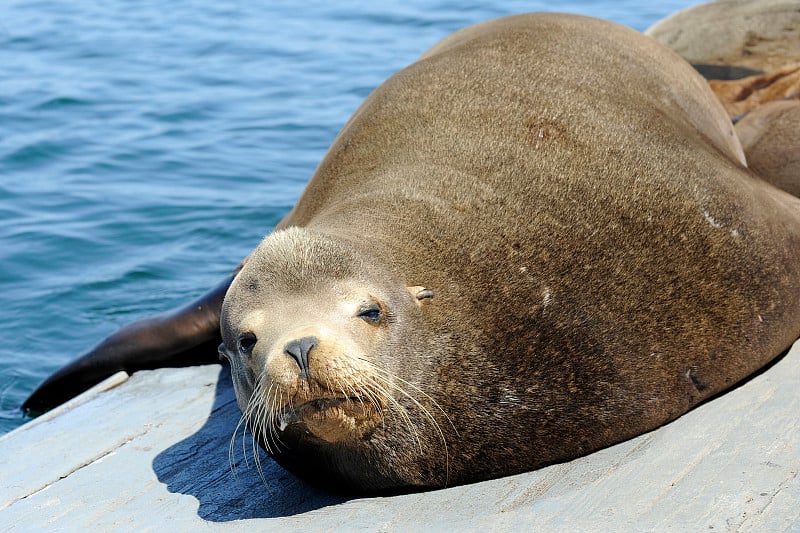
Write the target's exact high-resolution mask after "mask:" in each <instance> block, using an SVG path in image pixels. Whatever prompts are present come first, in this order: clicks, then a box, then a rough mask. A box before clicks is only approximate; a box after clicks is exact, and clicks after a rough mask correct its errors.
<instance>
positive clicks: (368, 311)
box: [356, 304, 383, 324]
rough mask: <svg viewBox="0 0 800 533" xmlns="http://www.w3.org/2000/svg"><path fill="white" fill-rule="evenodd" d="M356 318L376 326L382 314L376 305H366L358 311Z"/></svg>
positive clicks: (379, 307)
mask: <svg viewBox="0 0 800 533" xmlns="http://www.w3.org/2000/svg"><path fill="white" fill-rule="evenodd" d="M356 316H357V317H358V318H360V319H362V320H364V321H365V322H369V323H370V324H377V323H378V322H380V321H381V318H382V317H383V312H382V311H381V306H379V305H378V304H368V305H365V306H364V307H362V308H361V309H359V310H358V313H357V314H356Z"/></svg>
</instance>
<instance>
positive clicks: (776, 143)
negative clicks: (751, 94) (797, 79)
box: [736, 99, 800, 196]
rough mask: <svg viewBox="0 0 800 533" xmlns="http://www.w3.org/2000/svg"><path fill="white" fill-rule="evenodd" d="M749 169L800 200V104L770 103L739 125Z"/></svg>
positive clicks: (737, 131) (739, 134)
mask: <svg viewBox="0 0 800 533" xmlns="http://www.w3.org/2000/svg"><path fill="white" fill-rule="evenodd" d="M736 134H737V135H738V136H739V140H740V141H741V143H742V148H743V149H744V151H745V153H746V154H747V164H748V166H749V167H750V169H751V170H752V171H753V172H755V173H756V174H758V175H759V176H761V177H763V178H764V179H765V180H767V181H769V182H770V183H772V184H773V185H775V186H776V187H780V188H781V189H783V190H785V191H788V192H790V193H792V194H794V195H795V196H800V100H794V99H792V100H778V101H775V102H769V103H767V104H764V105H762V106H761V107H758V108H756V109H755V110H753V111H751V112H750V113H748V114H747V115H746V116H745V117H744V118H743V119H742V120H740V121H739V122H737V123H736Z"/></svg>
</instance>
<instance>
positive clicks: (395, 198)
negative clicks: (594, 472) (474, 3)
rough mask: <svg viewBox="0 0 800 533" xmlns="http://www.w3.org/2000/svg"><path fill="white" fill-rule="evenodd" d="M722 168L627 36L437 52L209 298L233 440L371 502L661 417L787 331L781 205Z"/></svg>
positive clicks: (707, 109) (788, 202)
mask: <svg viewBox="0 0 800 533" xmlns="http://www.w3.org/2000/svg"><path fill="white" fill-rule="evenodd" d="M631 79H635V80H636V83H631V82H630V80H631ZM743 163H744V159H743V155H742V152H741V147H740V146H739V143H738V141H737V140H736V137H735V135H734V133H733V129H732V126H731V124H730V122H729V120H728V118H727V117H726V115H725V113H724V111H723V110H722V108H721V107H720V104H719V103H718V102H717V101H716V99H715V98H714V96H713V94H712V93H711V92H710V91H709V90H708V88H707V87H706V85H705V82H704V80H703V79H702V78H701V77H700V76H699V75H698V74H696V73H695V72H694V71H693V70H692V69H691V68H690V67H689V66H688V65H687V64H686V63H685V62H684V61H682V60H680V59H679V58H678V57H677V56H675V55H674V54H672V53H670V52H669V51H668V50H666V49H664V48H663V47H661V46H660V45H658V44H657V43H655V42H653V41H651V40H649V39H647V38H645V37H643V36H641V35H639V34H637V33H635V32H633V31H631V30H628V29H625V28H622V27H620V26H617V25H614V24H611V23H606V22H602V21H597V20H593V19H588V18H584V17H577V16H566V15H527V16H519V17H512V18H506V19H500V20H497V21H493V22H489V23H485V24H480V25H477V26H473V27H471V28H468V29H466V30H463V31H461V32H458V33H456V34H454V35H453V36H452V37H450V38H448V39H445V40H444V41H443V42H442V43H440V44H439V45H437V46H436V47H435V48H434V49H432V51H430V52H429V53H427V54H426V55H425V56H423V58H422V59H421V60H420V61H419V62H417V63H416V64H414V65H412V66H411V67H409V68H407V69H405V70H403V71H401V72H399V73H398V74H396V75H395V76H393V77H392V78H390V79H389V80H388V81H387V82H386V83H385V84H384V85H382V86H381V87H380V88H379V89H377V90H376V91H375V92H374V93H373V94H372V95H371V96H370V97H369V98H368V99H367V101H366V102H365V103H364V104H363V105H362V106H361V108H359V110H358V111H357V112H356V113H355V114H354V116H353V117H352V118H351V120H350V121H349V122H348V124H347V125H346V126H345V128H344V129H343V130H342V132H341V133H340V135H339V136H338V137H337V139H336V141H335V142H334V144H333V146H332V147H331V150H330V152H329V153H328V155H327V156H326V158H325V159H324V160H323V161H322V163H321V164H320V166H319V168H318V170H317V172H316V173H315V175H314V177H313V178H312V181H311V182H310V183H309V185H308V188H307V189H306V192H305V193H304V195H303V197H302V198H301V199H300V201H299V202H298V204H297V205H296V207H295V209H294V210H293V211H292V212H291V213H290V214H289V215H288V217H287V218H286V219H285V220H284V222H283V223H282V225H281V228H280V229H279V231H277V232H276V233H274V234H273V235H270V236H268V237H267V239H265V241H264V242H263V243H262V245H260V246H259V248H257V250H256V251H255V252H254V253H253V254H252V255H251V256H250V258H249V259H248V261H247V262H246V264H245V266H244V267H243V269H242V270H241V272H240V273H239V274H238V275H237V277H236V279H235V280H234V282H233V284H232V286H231V289H230V290H229V291H228V294H227V296H226V298H225V305H224V312H223V315H222V329H223V337H224V340H225V347H224V350H223V352H224V354H225V355H226V356H227V357H228V358H229V359H230V360H231V363H232V366H233V369H234V376H235V377H234V379H235V384H236V387H237V397H238V399H239V402H240V405H242V407H243V410H244V412H245V417H246V418H247V420H248V423H249V424H250V425H251V426H252V427H253V429H254V430H255V431H256V433H257V434H258V436H259V438H260V440H261V441H262V443H264V444H265V445H266V446H267V447H269V448H270V451H271V453H273V454H274V455H275V456H276V457H277V458H278V460H279V461H281V462H282V463H283V464H285V465H287V466H288V467H289V468H290V469H292V470H294V471H295V472H298V473H300V474H301V475H304V476H306V477H307V478H309V479H311V480H314V481H317V482H320V483H328V484H333V485H335V486H336V487H337V488H340V489H341V488H343V487H349V488H352V489H356V490H394V489H401V488H408V487H439V486H444V485H447V484H456V483H466V482H470V481H477V480H480V479H486V478H490V477H496V476H501V475H505V474H510V473H513V472H519V471H523V470H529V469H532V468H536V467H539V466H542V465H544V464H547V463H551V462H554V461H560V460H565V459H568V458H572V457H575V456H578V455H581V454H585V453H588V452H590V451H592V450H595V449H598V448H601V447H604V446H608V445H610V444H612V443H614V442H618V441H620V440H624V439H626V438H629V437H631V436H634V435H637V434H640V433H642V432H644V431H648V430H650V429H652V428H654V427H657V426H658V425H660V424H663V423H665V422H667V421H669V420H671V419H673V418H675V417H677V416H679V415H680V414H682V413H683V412H685V411H686V410H687V409H689V408H691V407H692V406H694V405H696V404H697V403H698V402H700V401H702V400H704V399H706V398H708V397H710V396H712V395H714V394H716V393H718V392H720V391H722V390H724V389H726V388H727V387H729V386H731V385H732V384H733V383H735V382H736V381H738V380H740V379H742V378H744V377H745V376H747V375H748V374H750V373H751V372H753V371H754V370H756V369H757V368H759V367H761V366H763V365H764V364H765V363H767V362H768V361H769V360H770V359H772V358H773V357H775V356H776V355H777V354H779V353H780V352H781V351H783V350H784V349H786V348H787V347H788V346H789V344H790V343H791V341H792V340H794V339H795V338H796V337H797V335H798V332H800V309H798V306H797V301H798V300H797V298H798V296H799V295H800V280H798V274H800V262H799V261H798V260H797V259H798V257H797V250H798V249H800V248H798V244H800V242H798V241H800V212H799V211H798V209H800V202H798V200H797V199H796V198H794V197H791V196H790V195H788V194H786V193H784V192H782V191H779V190H778V189H776V188H774V187H772V186H770V185H768V184H766V183H765V182H763V181H761V180H759V179H758V178H757V177H755V176H754V175H753V174H752V173H750V172H748V171H747V170H746V169H745V168H744V166H743ZM307 316H308V317H314V320H311V321H309V319H308V318H307ZM320 323H321V324H322V326H325V327H326V328H328V331H325V330H323V329H317V330H314V329H313V328H320V326H319V324H320ZM331 328H333V329H331ZM339 341H341V342H339ZM336 343H339V344H341V345H343V346H344V348H342V347H340V346H336V345H335V344H336ZM331 344H334V346H333V347H331ZM315 351H317V352H316V353H315ZM336 364H339V365H340V366H341V368H343V369H344V370H345V371H344V372H342V371H340V369H337V368H334V367H335V365H336ZM378 377H381V378H383V379H384V381H379V379H378ZM376 383H377V384H378V385H383V388H382V389H380V388H376V387H374V386H372V385H374V384H376ZM251 392H252V393H254V395H253V396H251ZM348 424H349V426H348Z"/></svg>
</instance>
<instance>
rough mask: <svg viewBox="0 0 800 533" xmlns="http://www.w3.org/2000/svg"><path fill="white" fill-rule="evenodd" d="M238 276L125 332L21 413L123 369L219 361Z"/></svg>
mask: <svg viewBox="0 0 800 533" xmlns="http://www.w3.org/2000/svg"><path fill="white" fill-rule="evenodd" d="M239 268H241V266H240V267H239ZM239 268H237V269H236V272H238V270H239ZM236 272H234V273H233V274H231V275H230V276H229V277H228V278H226V279H225V280H224V281H223V282H222V283H220V284H219V285H217V286H216V287H215V288H214V289H212V290H211V291H209V292H207V293H206V294H204V295H203V296H201V297H200V298H199V299H198V300H196V301H194V302H192V303H191V304H189V305H187V306H185V307H182V308H180V309H177V310H175V311H171V312H168V313H164V314H160V315H156V316H154V317H150V318H145V319H142V320H139V321H137V322H134V323H132V324H129V325H127V326H125V327H123V328H122V329H120V330H119V331H117V332H116V333H114V334H113V335H111V336H110V337H108V338H106V339H105V340H104V341H103V342H101V343H100V344H98V345H97V346H96V347H95V348H94V349H93V350H92V351H90V352H89V353H87V354H85V355H83V356H82V357H80V358H78V359H77V360H75V361H73V362H71V363H70V364H68V365H67V366H65V367H63V368H61V369H60V370H58V371H57V372H56V373H55V374H53V375H51V376H50V377H49V378H47V379H46V380H45V381H44V382H43V383H42V384H41V385H39V387H38V388H37V389H36V390H35V391H34V392H33V393H32V394H31V395H30V396H29V397H28V399H27V400H25V402H24V403H23V404H22V409H23V410H24V411H25V412H27V413H29V414H39V413H42V412H44V411H47V410H49V409H52V408H54V407H56V406H58V405H60V404H62V403H64V402H65V401H67V400H69V399H70V398H72V397H74V396H77V395H78V394H80V393H81V392H83V391H85V390H87V389H89V388H90V387H92V386H93V385H96V384H97V383H100V382H101V381H102V380H104V379H105V378H107V377H109V376H111V375H113V374H114V373H116V372H119V371H120V370H125V371H126V372H128V373H131V372H135V371H136V370H145V369H152V368H159V367H181V366H191V365H196V364H204V363H211V362H215V361H218V357H219V356H218V353H217V347H218V346H219V343H220V341H221V339H220V331H219V315H220V310H221V309H222V301H223V300H224V298H225V293H226V292H227V291H228V287H229V286H230V284H231V282H232V281H233V278H234V276H235V275H236Z"/></svg>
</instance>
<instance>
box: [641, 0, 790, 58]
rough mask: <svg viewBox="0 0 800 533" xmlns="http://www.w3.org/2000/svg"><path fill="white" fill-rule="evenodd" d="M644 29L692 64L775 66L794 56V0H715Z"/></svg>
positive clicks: (690, 8)
mask: <svg viewBox="0 0 800 533" xmlns="http://www.w3.org/2000/svg"><path fill="white" fill-rule="evenodd" d="M645 33H646V34H647V35H649V36H651V37H653V38H654V39H656V40H657V41H659V42H660V43H662V44H664V45H666V46H667V47H669V48H671V49H673V50H675V51H676V52H677V53H678V54H680V55H681V57H683V58H685V59H686V60H687V61H689V62H691V63H702V64H715V65H726V66H730V65H735V66H738V67H748V68H752V69H755V70H759V71H773V70H777V69H779V68H782V67H783V66H784V65H786V64H787V63H791V62H794V61H797V60H798V59H800V58H798V57H797V51H798V49H800V5H798V2H797V0H716V1H714V2H708V3H706V4H700V5H696V6H692V7H689V8H686V9H684V10H681V11H678V12H677V13H673V14H672V15H670V16H668V17H666V18H664V19H662V20H660V21H658V22H657V23H655V24H654V25H653V26H651V27H650V28H648V29H647V30H646V31H645Z"/></svg>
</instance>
